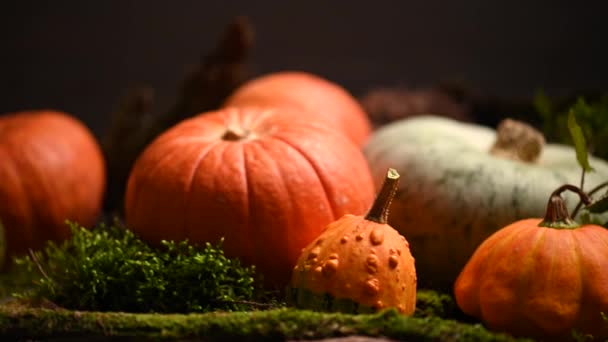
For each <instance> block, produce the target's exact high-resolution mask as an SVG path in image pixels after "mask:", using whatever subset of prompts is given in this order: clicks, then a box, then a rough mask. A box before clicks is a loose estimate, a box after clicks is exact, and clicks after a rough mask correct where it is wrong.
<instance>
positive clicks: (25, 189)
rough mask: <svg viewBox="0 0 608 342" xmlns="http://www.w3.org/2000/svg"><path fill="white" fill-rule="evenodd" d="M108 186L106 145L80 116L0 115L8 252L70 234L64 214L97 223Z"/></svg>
mask: <svg viewBox="0 0 608 342" xmlns="http://www.w3.org/2000/svg"><path fill="white" fill-rule="evenodd" d="M104 190H105V163H104V160H103V155H102V153H101V149H100V148H99V145H98V144H97V141H96V140H95V137H94V136H93V135H92V134H91V132H90V131H89V130H88V129H87V127H86V126H85V125H83V124H82V123H81V122H80V121H78V120H76V119H75V118H73V117H72V116H70V115H68V114H66V113H62V112H57V111H51V110H40V111H25V112H19V113H11V114H5V115H3V116H1V117H0V220H1V221H2V224H3V225H4V230H5V232H4V233H5V237H6V244H7V255H8V256H15V255H19V254H23V253H24V252H26V251H27V249H28V248H32V249H39V248H41V247H42V246H43V245H44V243H45V242H46V241H47V240H54V241H61V240H63V239H66V238H67V237H68V236H69V233H70V230H69V227H68V226H67V225H66V224H65V220H72V221H76V222H78V223H79V224H81V225H84V226H90V225H93V224H94V223H95V220H96V219H97V217H98V215H99V213H100V211H101V205H102V200H103V194H104Z"/></svg>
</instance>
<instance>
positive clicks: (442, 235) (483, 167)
mask: <svg viewBox="0 0 608 342" xmlns="http://www.w3.org/2000/svg"><path fill="white" fill-rule="evenodd" d="M496 138H497V134H496V131H495V130H493V129H490V128H487V127H483V126H478V125H474V124H468V123H464V122H460V121H455V120H452V119H447V118H443V117H437V116H430V115H429V116H419V117H412V118H408V119H403V120H400V121H396V122H394V123H391V124H389V125H386V126H384V127H382V128H380V129H379V130H377V131H376V132H374V134H373V135H372V137H371V138H370V140H369V141H368V143H367V144H366V146H365V148H364V152H365V155H366V157H367V160H368V162H369V166H370V168H371V170H372V174H373V176H374V181H375V184H376V186H380V185H381V184H382V181H383V180H384V176H385V174H386V170H387V169H388V168H389V167H391V168H394V169H396V170H397V171H398V172H399V173H400V174H401V175H402V182H401V184H400V188H399V191H398V193H397V195H396V196H395V199H394V201H393V204H392V207H391V216H390V220H389V224H390V225H392V226H393V227H395V228H396V229H397V230H399V231H400V233H401V234H403V235H404V236H405V237H406V238H407V239H408V241H410V243H411V250H412V254H413V256H414V258H415V259H416V269H417V271H418V277H419V284H421V285H422V286H427V287H428V286H430V287H436V288H451V286H452V284H453V281H454V280H455V279H456V276H457V275H458V273H459V272H460V270H461V269H462V267H463V266H464V264H465V263H466V261H467V260H468V258H469V257H470V256H471V255H472V253H473V251H474V250H475V248H476V247H477V246H478V245H479V244H480V243H481V242H482V241H483V240H484V239H485V238H487V237H488V236H489V235H490V234H492V233H493V232H494V231H496V230H498V229H500V228H502V227H503V226H505V225H507V224H509V223H511V222H515V221H517V220H519V219H523V218H531V217H543V216H544V211H545V207H546V204H547V198H549V195H550V194H551V192H552V191H553V190H555V189H556V188H557V187H558V186H560V185H562V184H565V183H571V184H575V185H578V184H579V183H580V177H581V169H580V167H579V165H578V163H577V161H576V154H575V151H574V149H573V148H571V147H570V146H565V145H556V144H546V145H545V146H544V149H543V150H542V152H541V155H540V157H539V159H538V160H537V161H536V162H522V161H518V160H512V159H508V158H505V157H502V156H496V155H493V154H491V153H490V152H489V151H490V150H491V148H492V146H493V144H494V142H495V140H496ZM590 163H591V165H592V167H593V168H595V172H591V173H587V174H586V177H585V189H586V190H589V189H591V188H592V187H594V186H596V185H598V184H600V183H602V182H605V181H607V180H608V163H607V162H606V161H603V160H600V159H597V158H590ZM565 198H566V201H567V203H568V206H569V208H570V210H572V209H573V208H574V206H575V205H576V204H577V203H578V202H577V201H578V199H577V198H576V197H575V196H573V195H571V194H569V196H565Z"/></svg>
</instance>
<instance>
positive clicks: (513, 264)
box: [454, 185, 608, 341]
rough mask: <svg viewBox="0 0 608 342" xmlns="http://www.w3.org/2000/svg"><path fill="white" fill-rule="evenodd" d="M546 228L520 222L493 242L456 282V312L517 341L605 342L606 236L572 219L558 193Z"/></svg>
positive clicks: (607, 302)
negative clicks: (587, 337)
mask: <svg viewBox="0 0 608 342" xmlns="http://www.w3.org/2000/svg"><path fill="white" fill-rule="evenodd" d="M566 189H568V190H572V191H575V192H577V193H578V194H579V195H580V196H581V197H582V198H583V199H584V200H585V201H588V198H587V197H586V195H585V194H584V193H583V192H582V191H581V190H580V189H579V188H577V187H575V186H572V185H564V186H562V187H560V188H558V189H557V190H556V191H555V192H554V193H553V194H552V195H551V198H550V200H549V203H548V205H547V212H546V216H545V218H544V220H541V219H526V220H521V221H517V222H515V223H513V224H511V225H509V226H507V227H505V228H503V229H501V230H499V231H497V232H496V233H494V234H493V235H491V236H490V237H489V238H488V239H487V240H485V241H484V242H483V243H482V244H481V245H480V246H479V247H478V248H477V250H476V251H475V253H474V254H473V256H472V257H471V259H470V260H469V262H468V263H467V265H466V266H465V267H464V269H463V270H462V273H461V274H460V275H459V277H458V279H457V280H456V283H455V287H454V293H455V296H456V301H457V303H458V305H459V306H460V308H461V309H462V310H463V311H464V312H465V313H467V314H469V315H472V316H475V317H478V318H480V319H482V320H483V321H484V322H485V323H486V324H487V325H488V326H489V327H490V328H492V329H495V330H500V331H505V332H508V333H511V334H513V335H516V336H529V337H538V338H545V339H546V340H547V341H553V340H561V339H565V340H568V339H570V338H571V337H572V332H573V329H574V330H576V331H578V332H579V333H591V334H593V335H594V336H595V338H598V339H600V338H601V339H602V340H603V339H604V338H606V337H608V322H606V321H605V320H604V319H603V318H602V313H604V314H608V231H607V230H606V228H604V227H600V226H597V225H591V224H586V225H582V226H581V225H578V224H577V223H575V222H574V221H573V220H571V219H570V217H569V214H568V211H567V209H566V205H565V203H564V200H563V199H562V198H561V197H560V193H561V192H562V191H564V190H566Z"/></svg>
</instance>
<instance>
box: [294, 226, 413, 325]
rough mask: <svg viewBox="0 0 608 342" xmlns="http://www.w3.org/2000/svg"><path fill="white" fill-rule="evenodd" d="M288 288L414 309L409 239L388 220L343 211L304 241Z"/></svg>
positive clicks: (376, 306)
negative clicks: (319, 232) (307, 242)
mask: <svg viewBox="0 0 608 342" xmlns="http://www.w3.org/2000/svg"><path fill="white" fill-rule="evenodd" d="M291 285H292V287H294V288H296V289H298V288H302V287H304V288H306V289H307V290H309V291H311V292H313V293H315V294H320V295H323V294H325V293H327V294H329V295H331V296H332V297H334V298H337V299H340V298H344V299H349V300H352V301H354V302H356V303H359V304H361V305H364V306H367V307H370V308H373V309H376V310H381V309H385V308H388V307H393V308H396V309H397V310H398V311H399V312H401V313H402V314H404V315H411V314H413V313H414V310H415V309H416V269H415V266H414V258H413V257H412V254H411V253H410V249H409V243H408V242H407V241H406V240H405V238H404V237H403V236H402V235H400V234H399V233H398V232H397V231H396V230H395V229H393V228H392V227H390V226H389V225H388V224H381V223H377V222H374V221H370V220H367V219H365V218H364V217H363V216H355V215H345V216H343V217H342V218H341V219H339V220H338V221H335V222H333V223H332V224H330V225H329V226H327V228H326V229H325V231H323V233H321V235H320V236H319V237H318V238H317V239H316V240H315V241H313V242H312V243H311V244H310V245H308V246H307V247H306V248H305V249H304V250H303V251H302V254H301V256H300V258H299V259H298V263H297V265H296V266H295V267H294V270H293V275H292V280H291Z"/></svg>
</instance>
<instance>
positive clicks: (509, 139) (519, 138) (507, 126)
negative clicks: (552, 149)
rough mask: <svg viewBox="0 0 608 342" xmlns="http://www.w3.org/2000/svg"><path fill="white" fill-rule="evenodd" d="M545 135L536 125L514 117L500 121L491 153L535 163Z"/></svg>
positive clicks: (543, 143)
mask: <svg viewBox="0 0 608 342" xmlns="http://www.w3.org/2000/svg"><path fill="white" fill-rule="evenodd" d="M544 145H545V137H544V136H543V135H542V133H540V132H539V131H538V130H536V129H535V128H534V127H532V126H530V125H528V124H526V123H524V122H521V121H516V120H512V119H505V120H503V121H501V122H500V124H499V125H498V127H497V129H496V141H495V142H494V145H492V148H491V149H490V153H491V154H492V155H495V156H498V157H503V158H508V159H513V160H519V161H523V162H526V163H534V162H536V161H537V160H538V158H540V155H541V152H542V150H543V146H544Z"/></svg>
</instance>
